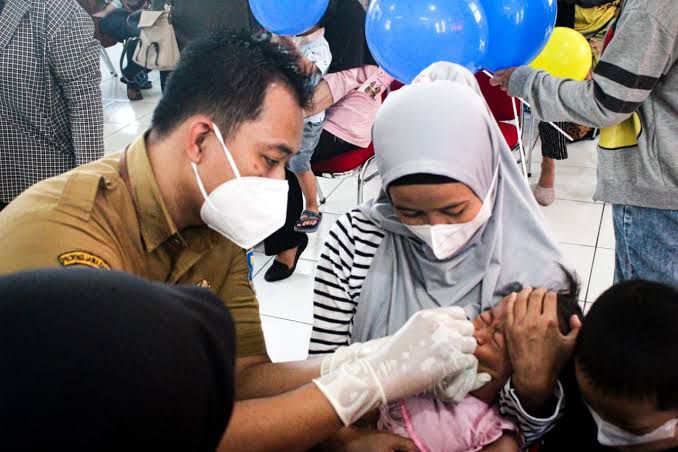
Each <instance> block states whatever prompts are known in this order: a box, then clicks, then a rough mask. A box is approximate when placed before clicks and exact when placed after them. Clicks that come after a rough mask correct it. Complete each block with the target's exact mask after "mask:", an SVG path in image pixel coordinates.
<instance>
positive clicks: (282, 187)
mask: <svg viewBox="0 0 678 452" xmlns="http://www.w3.org/2000/svg"><path fill="white" fill-rule="evenodd" d="M212 127H213V128H214V134H215V135H216V137H217V139H218V140H219V143H221V146H222V147H223V148H224V153H225V154H226V159H227V160H228V163H229V165H231V168H232V169H233V173H234V174H235V179H231V180H229V181H226V182H224V183H223V184H221V185H219V186H218V187H217V188H215V189H214V191H213V192H212V193H210V194H209V195H208V194H207V191H206V190H205V186H204V185H203V183H202V180H201V179H200V175H199V174H198V167H197V166H196V164H195V163H193V162H191V166H192V167H193V172H194V173H195V178H196V181H197V182H198V187H199V188H200V192H201V193H202V196H203V198H205V202H204V203H203V205H202V208H201V209H200V217H201V218H202V221H204V222H205V224H207V226H209V227H210V228H212V229H214V230H215V231H217V232H218V233H220V234H221V235H223V236H224V237H226V238H227V239H229V240H231V241H232V242H233V243H235V244H236V245H238V246H239V247H241V248H244V249H246V250H247V249H250V248H252V247H254V246H255V245H257V244H258V243H260V242H262V241H263V240H264V239H265V238H267V237H268V236H270V235H271V234H273V233H274V232H275V231H277V230H278V229H280V228H281V227H282V225H283V224H285V218H286V216H287V192H288V190H289V185H288V183H287V181H286V180H278V179H269V178H266V177H242V176H240V171H238V167H237V166H236V164H235V161H234V160H233V156H232V155H231V152H230V151H229V150H228V148H227V147H226V143H225V142H224V138H223V136H222V135H221V131H220V130H219V128H218V127H217V126H216V125H215V124H212Z"/></svg>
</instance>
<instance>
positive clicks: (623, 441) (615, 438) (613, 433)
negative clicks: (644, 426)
mask: <svg viewBox="0 0 678 452" xmlns="http://www.w3.org/2000/svg"><path fill="white" fill-rule="evenodd" d="M586 406H587V407H588V409H589V411H590V412H591V416H592V417H593V421H594V422H595V423H596V426H597V427H598V442H599V443H600V444H601V445H603V446H609V447H620V446H637V445H639V444H647V443H653V442H655V441H661V440H664V439H670V438H673V437H675V436H676V425H678V419H671V420H670V421H667V422H666V423H665V424H664V425H662V426H661V427H659V428H657V429H655V430H653V431H651V432H650V433H646V434H645V435H635V434H633V433H629V432H627V431H626V430H624V429H622V428H619V427H617V426H616V425H614V424H610V423H609V422H607V421H606V420H604V419H603V418H601V417H600V416H599V415H598V413H596V412H595V411H594V410H593V408H591V407H590V406H588V405H586Z"/></svg>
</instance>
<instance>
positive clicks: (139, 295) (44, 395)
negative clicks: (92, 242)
mask: <svg viewBox="0 0 678 452" xmlns="http://www.w3.org/2000/svg"><path fill="white" fill-rule="evenodd" d="M0 294H1V295H0V375H1V377H0V382H1V383H2V384H0V450H6V451H22V450H68V451H88V452H89V451H124V450H148V451H150V450H164V451H214V450H215V449H216V448H217V445H218V444H219V441H220V439H221V437H222V435H223V433H224V431H225V430H226V425H227V424H228V421H229V418H230V416H231V411H232V408H233V397H234V394H233V366H234V361H233V360H234V356H235V351H234V333H233V325H232V321H231V317H230V315H229V313H228V310H227V309H226V308H225V307H224V305H223V303H222V302H221V301H220V300H219V299H218V298H217V297H215V296H214V295H212V294H211V293H210V292H209V291H207V290H203V289H198V288H193V287H183V288H179V287H176V288H172V287H167V286H163V285H159V284H152V283H149V282H146V281H142V280H140V279H138V278H136V277H132V276H129V275H126V274H123V273H112V272H100V271H93V270H84V269H83V270H63V269H59V270H42V271H34V272H29V273H21V274H15V275H11V276H6V277H2V278H0Z"/></svg>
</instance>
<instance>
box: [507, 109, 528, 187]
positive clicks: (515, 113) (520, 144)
mask: <svg viewBox="0 0 678 452" xmlns="http://www.w3.org/2000/svg"><path fill="white" fill-rule="evenodd" d="M511 106H512V107H513V118H514V119H515V121H516V124H515V126H516V131H517V132H518V148H519V149H520V163H521V164H522V167H523V176H525V180H526V181H528V177H527V165H526V164H525V148H524V147H523V128H522V126H521V125H520V118H519V117H518V109H517V108H516V99H515V97H512V98H511ZM528 182H529V181H528Z"/></svg>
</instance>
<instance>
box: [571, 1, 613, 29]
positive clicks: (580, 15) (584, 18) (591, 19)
mask: <svg viewBox="0 0 678 452" xmlns="http://www.w3.org/2000/svg"><path fill="white" fill-rule="evenodd" d="M619 4H620V0H616V1H614V2H612V3H608V4H606V5H601V6H594V7H593V8H582V7H581V6H575V12H574V29H575V30H577V31H578V32H579V33H581V34H583V35H589V34H592V33H596V32H598V31H600V30H602V29H603V28H605V26H606V25H607V24H608V23H610V21H611V20H612V19H614V17H615V15H616V14H617V9H618V8H619Z"/></svg>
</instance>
